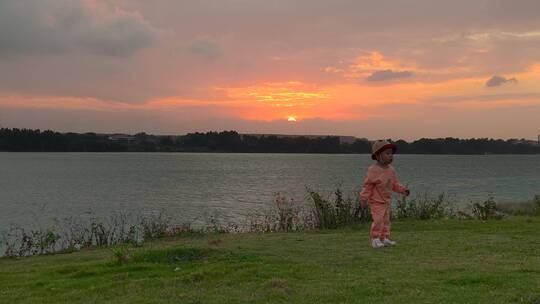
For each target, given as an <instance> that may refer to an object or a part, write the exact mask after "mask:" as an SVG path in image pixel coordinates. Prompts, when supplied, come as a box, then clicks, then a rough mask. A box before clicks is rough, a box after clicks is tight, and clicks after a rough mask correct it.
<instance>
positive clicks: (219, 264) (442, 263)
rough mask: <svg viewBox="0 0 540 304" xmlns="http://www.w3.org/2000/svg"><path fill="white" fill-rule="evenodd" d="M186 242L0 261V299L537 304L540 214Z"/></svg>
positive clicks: (223, 236)
mask: <svg viewBox="0 0 540 304" xmlns="http://www.w3.org/2000/svg"><path fill="white" fill-rule="evenodd" d="M368 225H369V224H358V225H354V226H351V227H349V228H342V229H338V230H323V231H308V232H291V233H266V234H256V233H249V234H208V235H199V234H190V235H183V236H178V237H171V238H166V239H161V240H157V241H153V242H149V243H145V244H144V246H143V247H139V248H135V247H118V246H117V247H113V248H88V249H84V250H82V251H80V252H75V253H68V254H56V255H50V256H34V257H27V258H19V259H14V258H1V259H0V303H540V217H509V218H505V219H502V220H490V221H478V220H434V221H419V220H400V221H394V222H393V237H394V239H395V240H397V241H398V242H399V244H398V245H397V246H396V247H392V248H384V249H379V250H375V249H372V248H371V247H369V240H368V236H367V231H368Z"/></svg>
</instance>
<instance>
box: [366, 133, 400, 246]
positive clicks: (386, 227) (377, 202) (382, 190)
mask: <svg viewBox="0 0 540 304" xmlns="http://www.w3.org/2000/svg"><path fill="white" fill-rule="evenodd" d="M396 149H397V147H396V145H394V144H391V143H389V142H388V141H385V140H378V141H376V142H374V143H373V147H372V154H371V159H373V160H376V161H377V163H375V164H373V165H371V166H370V167H369V168H368V170H367V176H366V179H365V181H364V187H363V188H362V192H361V193H360V203H361V204H362V206H363V207H365V206H366V204H368V203H369V207H370V209H371V217H372V218H373V223H372V224H371V231H370V234H371V246H372V247H373V248H381V247H384V246H393V245H395V244H396V242H394V241H391V240H390V239H389V238H388V237H389V236H390V208H391V201H392V191H394V192H398V193H401V194H403V195H405V196H408V195H409V193H410V192H409V189H407V188H405V187H404V186H402V185H401V184H400V183H398V181H397V178H396V171H395V170H394V167H392V166H391V165H390V164H391V163H392V160H393V157H394V156H393V155H394V153H395V152H396Z"/></svg>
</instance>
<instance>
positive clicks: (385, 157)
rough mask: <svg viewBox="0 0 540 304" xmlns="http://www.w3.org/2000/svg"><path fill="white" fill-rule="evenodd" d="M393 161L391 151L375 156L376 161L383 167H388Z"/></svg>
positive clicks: (386, 150)
mask: <svg viewBox="0 0 540 304" xmlns="http://www.w3.org/2000/svg"><path fill="white" fill-rule="evenodd" d="M393 160H394V152H393V151H392V149H385V150H383V151H382V152H381V153H379V155H378V156H377V161H379V163H381V164H383V165H389V164H391V163H392V161H393Z"/></svg>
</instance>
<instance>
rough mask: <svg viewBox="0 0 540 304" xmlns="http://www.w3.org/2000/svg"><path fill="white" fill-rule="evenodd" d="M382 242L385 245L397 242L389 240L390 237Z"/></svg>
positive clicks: (392, 244)
mask: <svg viewBox="0 0 540 304" xmlns="http://www.w3.org/2000/svg"><path fill="white" fill-rule="evenodd" d="M382 243H383V245H384V246H394V245H396V244H397V243H396V242H395V241H392V240H389V239H384V240H383V241H382Z"/></svg>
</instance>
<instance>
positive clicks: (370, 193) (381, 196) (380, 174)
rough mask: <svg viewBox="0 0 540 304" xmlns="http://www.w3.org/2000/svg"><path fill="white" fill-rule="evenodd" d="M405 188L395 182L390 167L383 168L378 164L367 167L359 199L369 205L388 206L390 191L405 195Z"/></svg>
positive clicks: (394, 176) (392, 169)
mask: <svg viewBox="0 0 540 304" xmlns="http://www.w3.org/2000/svg"><path fill="white" fill-rule="evenodd" d="M406 190H407V188H405V187H404V186H403V185H401V184H400V183H399V182H398V181H397V177H396V170H395V169H394V167H392V166H391V165H388V167H386V168H383V167H381V166H379V165H378V164H373V165H371V166H369V168H368V170H367V176H366V179H365V180H364V187H363V188H362V192H360V199H361V200H362V201H367V202H369V203H379V204H390V202H391V201H392V191H394V192H398V193H402V194H405V192H406Z"/></svg>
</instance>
